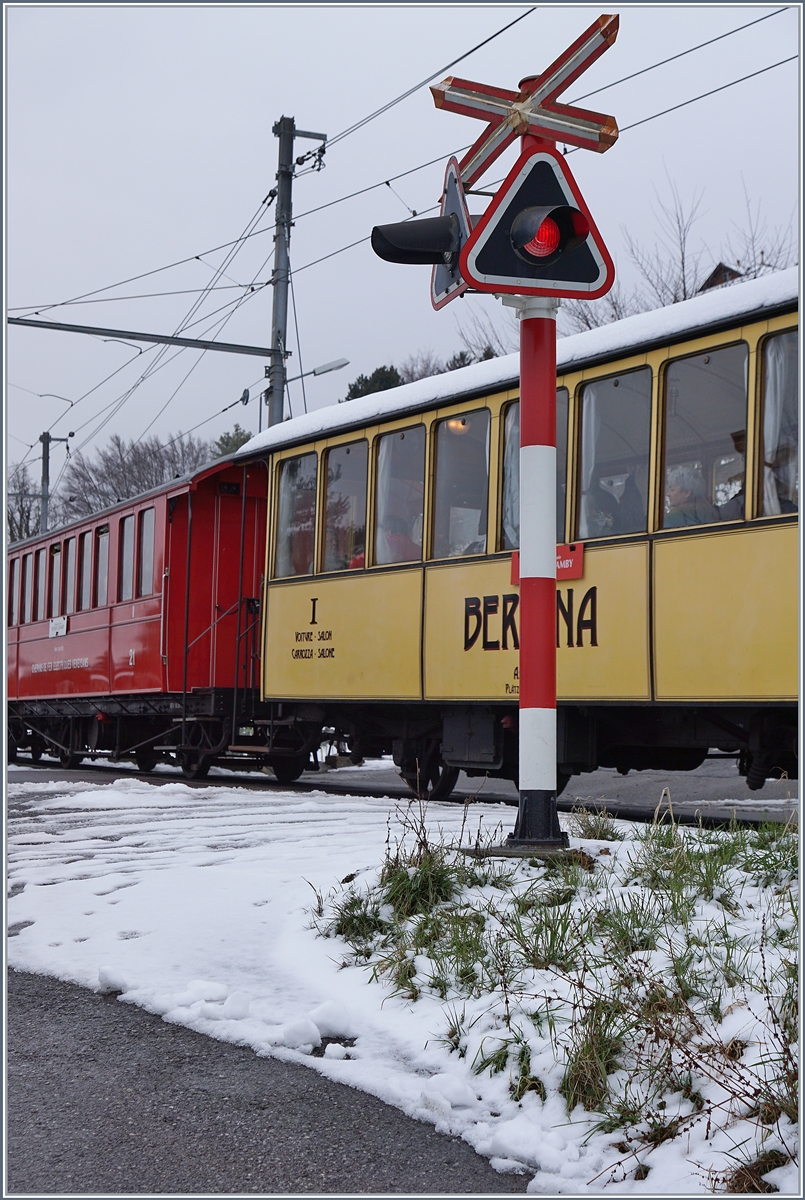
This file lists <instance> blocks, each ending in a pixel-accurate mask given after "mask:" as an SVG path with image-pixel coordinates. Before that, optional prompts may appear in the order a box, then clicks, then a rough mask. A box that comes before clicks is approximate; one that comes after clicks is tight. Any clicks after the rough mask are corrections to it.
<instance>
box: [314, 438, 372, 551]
mask: <svg viewBox="0 0 805 1200" xmlns="http://www.w3.org/2000/svg"><path fill="white" fill-rule="evenodd" d="M368 466H369V443H368V442H367V441H362V442H353V443H352V445H351V446H338V447H337V449H335V450H331V451H330V452H329V454H328V455H327V501H326V508H325V513H324V566H323V569H324V570H325V571H354V570H357V569H358V568H359V567H363V566H365V555H366V477H367V473H368Z"/></svg>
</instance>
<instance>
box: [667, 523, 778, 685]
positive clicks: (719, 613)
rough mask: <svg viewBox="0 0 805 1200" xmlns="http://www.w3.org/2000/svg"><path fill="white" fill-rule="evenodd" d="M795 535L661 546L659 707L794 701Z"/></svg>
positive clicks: (760, 534) (723, 537) (708, 538)
mask: <svg viewBox="0 0 805 1200" xmlns="http://www.w3.org/2000/svg"><path fill="white" fill-rule="evenodd" d="M797 558H798V555H797V526H796V525H794V524H791V525H783V526H776V527H771V528H769V527H765V528H764V527H763V526H756V527H755V528H753V529H736V530H734V531H727V530H724V529H720V530H714V531H713V533H711V534H707V533H700V534H698V535H697V536H694V537H679V538H669V539H667V540H665V539H663V540H660V539H657V541H656V542H655V544H654V629H655V637H654V645H655V651H654V652H655V680H656V695H657V699H658V700H722V699H730V700H796V698H797V662H798V647H797V629H798V602H799V568H798V562H797Z"/></svg>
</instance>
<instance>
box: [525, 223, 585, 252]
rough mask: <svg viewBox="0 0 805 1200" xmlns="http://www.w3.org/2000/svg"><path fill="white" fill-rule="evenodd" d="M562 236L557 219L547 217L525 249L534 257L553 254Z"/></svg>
mask: <svg viewBox="0 0 805 1200" xmlns="http://www.w3.org/2000/svg"><path fill="white" fill-rule="evenodd" d="M579 215H581V214H579ZM560 236H561V235H560V232H559V226H558V225H557V224H556V221H554V219H553V218H552V217H546V218H545V220H544V221H543V222H542V224H541V225H540V227H539V229H538V230H537V232H536V233H535V234H534V236H533V238H532V239H531V241H530V242H526V244H525V246H523V249H524V250H525V252H526V253H527V254H533V256H534V258H547V257H548V255H549V254H553V253H554V252H555V251H556V250H557V249H558V247H559V239H560Z"/></svg>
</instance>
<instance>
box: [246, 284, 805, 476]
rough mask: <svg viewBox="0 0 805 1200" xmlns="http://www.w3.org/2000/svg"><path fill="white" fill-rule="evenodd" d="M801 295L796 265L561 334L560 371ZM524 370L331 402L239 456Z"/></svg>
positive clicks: (492, 384) (484, 370)
mask: <svg viewBox="0 0 805 1200" xmlns="http://www.w3.org/2000/svg"><path fill="white" fill-rule="evenodd" d="M798 295H799V268H798V267H791V268H790V269H789V270H787V271H778V272H775V273H773V274H770V275H764V276H762V277H761V278H760V279H753V280H750V281H748V282H746V283H739V284H733V285H732V286H730V287H725V288H716V289H713V290H712V291H710V292H706V293H705V294H704V295H701V296H694V297H693V299H691V300H683V301H681V302H680V303H679V304H671V305H668V307H666V308H659V309H655V310H654V311H653V312H647V313H638V314H637V316H634V317H626V318H625V319H624V320H622V321H615V322H613V323H612V324H611V325H602V326H601V327H600V328H599V329H590V330H587V331H586V332H584V333H574V334H571V335H570V336H569V337H564V338H560V339H559V341H558V342H557V346H556V365H557V370H558V371H559V373H560V374H561V373H564V372H567V371H571V370H575V369H579V368H580V367H581V366H582V365H584V364H585V363H589V364H592V363H594V362H603V361H606V360H607V359H609V358H616V357H619V356H622V355H625V354H627V353H630V352H631V353H633V352H636V351H638V350H639V349H640V348H641V347H648V346H656V345H662V344H664V343H666V342H673V341H676V340H678V339H679V338H680V337H682V336H683V335H684V334H686V333H691V332H695V331H701V332H702V333H704V332H705V331H706V330H707V329H708V328H712V327H719V326H724V325H728V324H731V323H732V322H734V321H738V320H739V319H740V318H741V317H743V316H747V317H752V318H753V319H756V318H758V317H761V316H762V315H763V311H764V310H765V309H768V310H774V309H779V308H780V307H782V306H784V305H786V304H789V303H791V302H792V301H795V300H796V299H797V297H798ZM519 374H520V364H519V354H517V353H515V354H507V355H504V356H502V357H500V358H491V359H488V360H487V361H486V362H480V363H474V364H473V365H472V366H470V367H461V368H460V369H459V370H457V371H448V372H446V373H445V374H444V375H432V376H430V377H429V378H427V379H417V380H416V381H415V382H414V383H406V384H403V385H402V386H401V387H396V388H390V389H389V390H387V391H383V392H372V393H370V395H368V396H360V397H359V398H358V399H357V400H350V401H349V402H348V404H347V405H346V406H345V405H343V404H332V405H330V406H329V407H327V408H320V409H317V410H316V411H315V412H310V413H306V414H305V415H304V416H302V417H294V418H293V419H292V420H290V421H283V423H282V424H281V425H275V426H273V427H272V428H271V429H266V430H264V431H263V432H262V433H258V434H257V436H256V437H253V438H252V439H251V440H250V441H248V442H246V443H245V445H244V446H243V447H242V448H241V449H240V451H239V452H238V455H237V457H245V456H247V455H248V456H251V455H253V454H255V453H256V452H258V451H261V450H274V449H277V448H279V447H281V446H288V445H294V444H297V443H300V442H307V441H312V440H313V439H314V438H319V437H326V436H327V435H329V434H331V433H336V432H338V431H339V430H342V429H347V428H349V429H356V428H360V427H361V426H364V425H373V424H376V423H378V422H380V421H385V420H388V419H389V418H390V417H395V416H402V415H404V414H405V413H407V412H418V411H421V410H422V409H425V408H428V407H430V406H432V405H444V404H450V403H452V402H453V401H457V400H460V399H461V398H462V396H468V395H475V396H478V395H482V394H484V393H488V392H495V391H500V390H501V389H502V388H506V387H513V386H516V385H517V383H518V381H519Z"/></svg>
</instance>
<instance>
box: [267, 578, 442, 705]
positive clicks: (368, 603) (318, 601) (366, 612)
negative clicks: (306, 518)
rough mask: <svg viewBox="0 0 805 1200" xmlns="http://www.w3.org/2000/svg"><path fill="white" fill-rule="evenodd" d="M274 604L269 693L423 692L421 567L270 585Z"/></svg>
mask: <svg viewBox="0 0 805 1200" xmlns="http://www.w3.org/2000/svg"><path fill="white" fill-rule="evenodd" d="M266 607H267V617H266V623H265V647H264V654H263V672H264V674H263V694H264V696H265V697H266V698H268V699H271V698H273V697H276V698H277V699H288V700H297V699H299V700H314V701H315V700H317V699H322V700H331V699H339V700H340V699H343V700H352V699H364V700H420V699H421V698H422V684H421V679H420V637H421V632H422V569H421V567H416V568H413V569H411V570H402V571H389V572H384V573H383V574H371V573H367V574H364V573H363V572H361V573H360V574H354V575H353V574H346V573H345V574H344V575H341V576H338V577H335V578H334V577H332V576H331V577H330V578H327V579H322V578H319V579H310V578H308V579H305V580H304V582H298V583H297V582H294V583H273V584H269V585H268V587H267V588H266Z"/></svg>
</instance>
